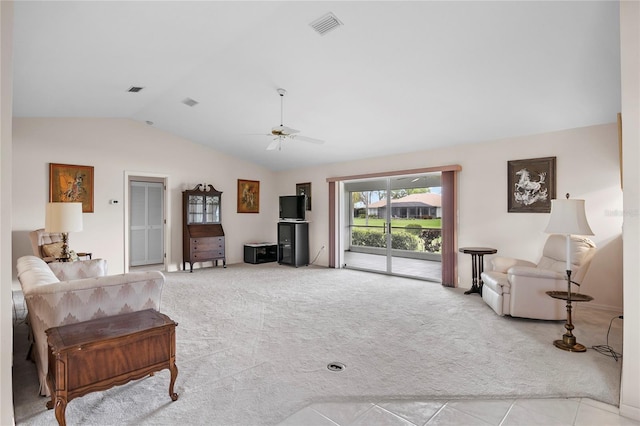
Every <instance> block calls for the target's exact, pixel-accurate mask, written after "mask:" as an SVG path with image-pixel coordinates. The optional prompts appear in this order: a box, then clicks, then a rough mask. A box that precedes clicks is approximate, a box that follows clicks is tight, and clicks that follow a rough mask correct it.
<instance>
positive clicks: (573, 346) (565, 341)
mask: <svg viewBox="0 0 640 426" xmlns="http://www.w3.org/2000/svg"><path fill="white" fill-rule="evenodd" d="M546 293H547V294H548V295H549V296H551V297H553V298H554V299H560V300H566V301H567V322H566V324H565V325H564V328H565V329H566V330H567V332H566V333H565V334H563V335H562V340H554V341H553V344H554V345H555V347H556V348H558V349H562V350H564V351H569V352H586V350H587V348H586V347H585V346H584V345H582V344H580V343H578V342H576V336H574V335H573V329H574V328H575V327H574V325H573V321H572V320H571V302H590V301H592V300H593V297H591V296H589V295H588V294H581V293H573V292H571V293H569V292H568V291H547V292H546Z"/></svg>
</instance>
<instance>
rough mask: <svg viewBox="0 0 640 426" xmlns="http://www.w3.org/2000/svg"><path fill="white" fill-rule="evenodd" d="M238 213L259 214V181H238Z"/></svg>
mask: <svg viewBox="0 0 640 426" xmlns="http://www.w3.org/2000/svg"><path fill="white" fill-rule="evenodd" d="M238 213H260V181H258V180H243V179H238Z"/></svg>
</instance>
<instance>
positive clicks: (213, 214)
mask: <svg viewBox="0 0 640 426" xmlns="http://www.w3.org/2000/svg"><path fill="white" fill-rule="evenodd" d="M205 212H206V214H205V218H204V222H205V223H219V222H220V197H219V196H218V195H207V196H205Z"/></svg>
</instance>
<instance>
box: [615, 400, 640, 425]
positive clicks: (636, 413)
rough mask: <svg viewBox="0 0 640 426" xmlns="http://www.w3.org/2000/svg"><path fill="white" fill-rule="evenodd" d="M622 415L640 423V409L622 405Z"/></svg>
mask: <svg viewBox="0 0 640 426" xmlns="http://www.w3.org/2000/svg"><path fill="white" fill-rule="evenodd" d="M620 415H621V416H623V417H627V418H629V419H633V420H639V421H640V408H639V407H633V406H631V405H626V404H622V403H620Z"/></svg>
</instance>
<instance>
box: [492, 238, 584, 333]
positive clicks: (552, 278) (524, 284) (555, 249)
mask: <svg viewBox="0 0 640 426" xmlns="http://www.w3.org/2000/svg"><path fill="white" fill-rule="evenodd" d="M566 252H567V247H566V237H565V236H564V235H551V236H549V238H548V239H547V242H546V243H545V245H544V249H543V251H542V258H541V259H540V261H539V262H538V264H535V263H533V262H528V261H526V260H520V259H513V258H507V257H500V256H496V257H494V258H493V259H492V260H491V265H492V269H491V270H489V271H485V272H483V273H482V281H483V287H482V299H483V300H484V301H485V302H486V303H487V304H488V305H489V306H491V308H492V309H493V310H494V311H495V312H496V313H497V314H498V315H511V316H512V317H522V318H535V319H543V320H563V319H566V318H567V308H566V302H565V301H564V300H559V299H554V298H552V297H550V296H549V295H547V294H546V292H547V291H567V278H566V276H567V274H566V272H565V271H566V268H567V266H566ZM595 252H596V246H595V244H594V243H593V241H591V240H589V239H588V238H583V237H579V236H571V280H572V281H576V282H577V283H581V282H582V280H583V279H584V276H585V275H586V273H587V270H588V268H589V264H590V262H591V259H592V258H593V255H594V254H595ZM571 291H575V292H578V291H579V288H578V287H576V286H575V285H572V288H571Z"/></svg>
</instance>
